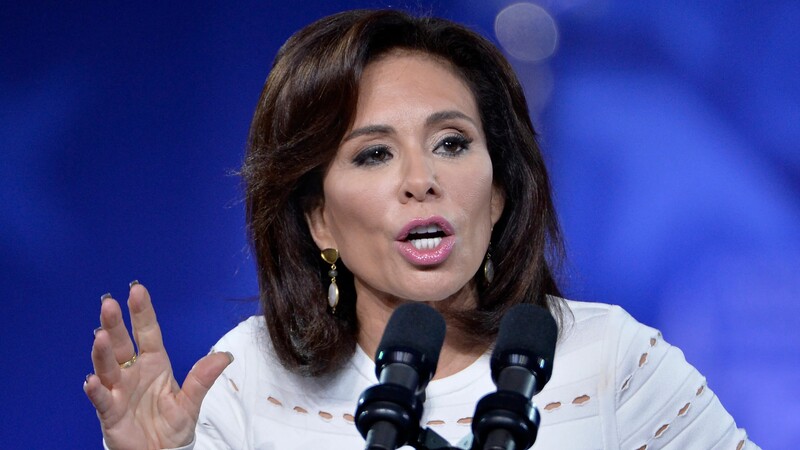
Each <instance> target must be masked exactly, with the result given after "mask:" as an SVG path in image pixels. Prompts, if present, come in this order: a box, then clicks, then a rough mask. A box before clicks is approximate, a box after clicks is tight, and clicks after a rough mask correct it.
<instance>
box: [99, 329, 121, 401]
mask: <svg viewBox="0 0 800 450" xmlns="http://www.w3.org/2000/svg"><path fill="white" fill-rule="evenodd" d="M92 364H93V365H94V373H95V375H97V377H98V378H99V379H100V382H101V383H102V384H103V386H105V387H106V388H108V389H111V388H112V387H114V385H115V384H117V383H119V381H120V379H121V378H122V372H121V369H120V368H119V364H118V363H117V358H116V357H115V356H114V350H113V348H112V346H111V337H110V336H109V334H108V331H106V330H98V331H97V333H95V335H94V344H93V345H92Z"/></svg>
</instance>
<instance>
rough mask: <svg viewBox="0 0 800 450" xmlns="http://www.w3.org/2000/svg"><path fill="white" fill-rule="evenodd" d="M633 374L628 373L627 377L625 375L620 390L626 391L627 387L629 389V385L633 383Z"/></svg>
mask: <svg viewBox="0 0 800 450" xmlns="http://www.w3.org/2000/svg"><path fill="white" fill-rule="evenodd" d="M632 376H633V375H628V376H627V377H625V381H623V382H622V387H621V388H619V390H620V392H622V391H624V390H625V389H628V386H630V385H631V377H632Z"/></svg>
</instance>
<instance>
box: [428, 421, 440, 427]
mask: <svg viewBox="0 0 800 450" xmlns="http://www.w3.org/2000/svg"><path fill="white" fill-rule="evenodd" d="M426 425H428V426H429V427H437V426H441V425H444V420H429V421H428V422H427V423H426Z"/></svg>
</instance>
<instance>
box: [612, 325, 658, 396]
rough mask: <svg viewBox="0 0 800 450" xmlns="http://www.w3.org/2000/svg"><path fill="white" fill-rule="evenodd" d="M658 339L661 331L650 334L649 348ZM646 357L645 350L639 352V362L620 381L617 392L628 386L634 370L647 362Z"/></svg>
mask: <svg viewBox="0 0 800 450" xmlns="http://www.w3.org/2000/svg"><path fill="white" fill-rule="evenodd" d="M659 339H661V333H658V334H656V335H655V336H651V337H650V338H649V340H648V344H649V348H653V347H655V346H656V345H657V344H658V341H659ZM648 357H649V354H648V352H647V351H645V352H644V353H642V354H641V356H639V362H638V364H637V366H636V368H635V369H634V370H633V371H631V373H629V374H628V376H626V377H625V379H624V380H623V381H622V384H621V385H620V386H619V392H622V391H624V390H626V389H628V388H629V387H630V384H631V381H632V379H633V376H634V375H636V372H637V371H638V370H639V369H641V368H642V367H643V366H644V365H645V364H647V359H648Z"/></svg>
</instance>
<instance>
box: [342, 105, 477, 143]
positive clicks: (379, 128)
mask: <svg viewBox="0 0 800 450" xmlns="http://www.w3.org/2000/svg"><path fill="white" fill-rule="evenodd" d="M452 119H463V120H466V121H468V122H469V123H471V124H473V125H475V126H476V127H477V126H478V124H476V123H475V121H474V120H472V118H471V117H470V116H468V115H466V114H464V113H462V112H461V111H456V110H449V111H439V112H435V113H433V114H431V115H430V116H428V118H427V119H426V120H425V126H431V125H435V124H437V123H440V122H444V121H447V120H452ZM392 133H394V128H392V127H390V126H389V125H367V126H365V127H361V128H357V129H355V130H353V131H351V132H350V134H348V135H347V136H345V137H344V139H342V142H347V141H349V140H350V139H354V138H357V137H359V136H365V135H368V134H392Z"/></svg>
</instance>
